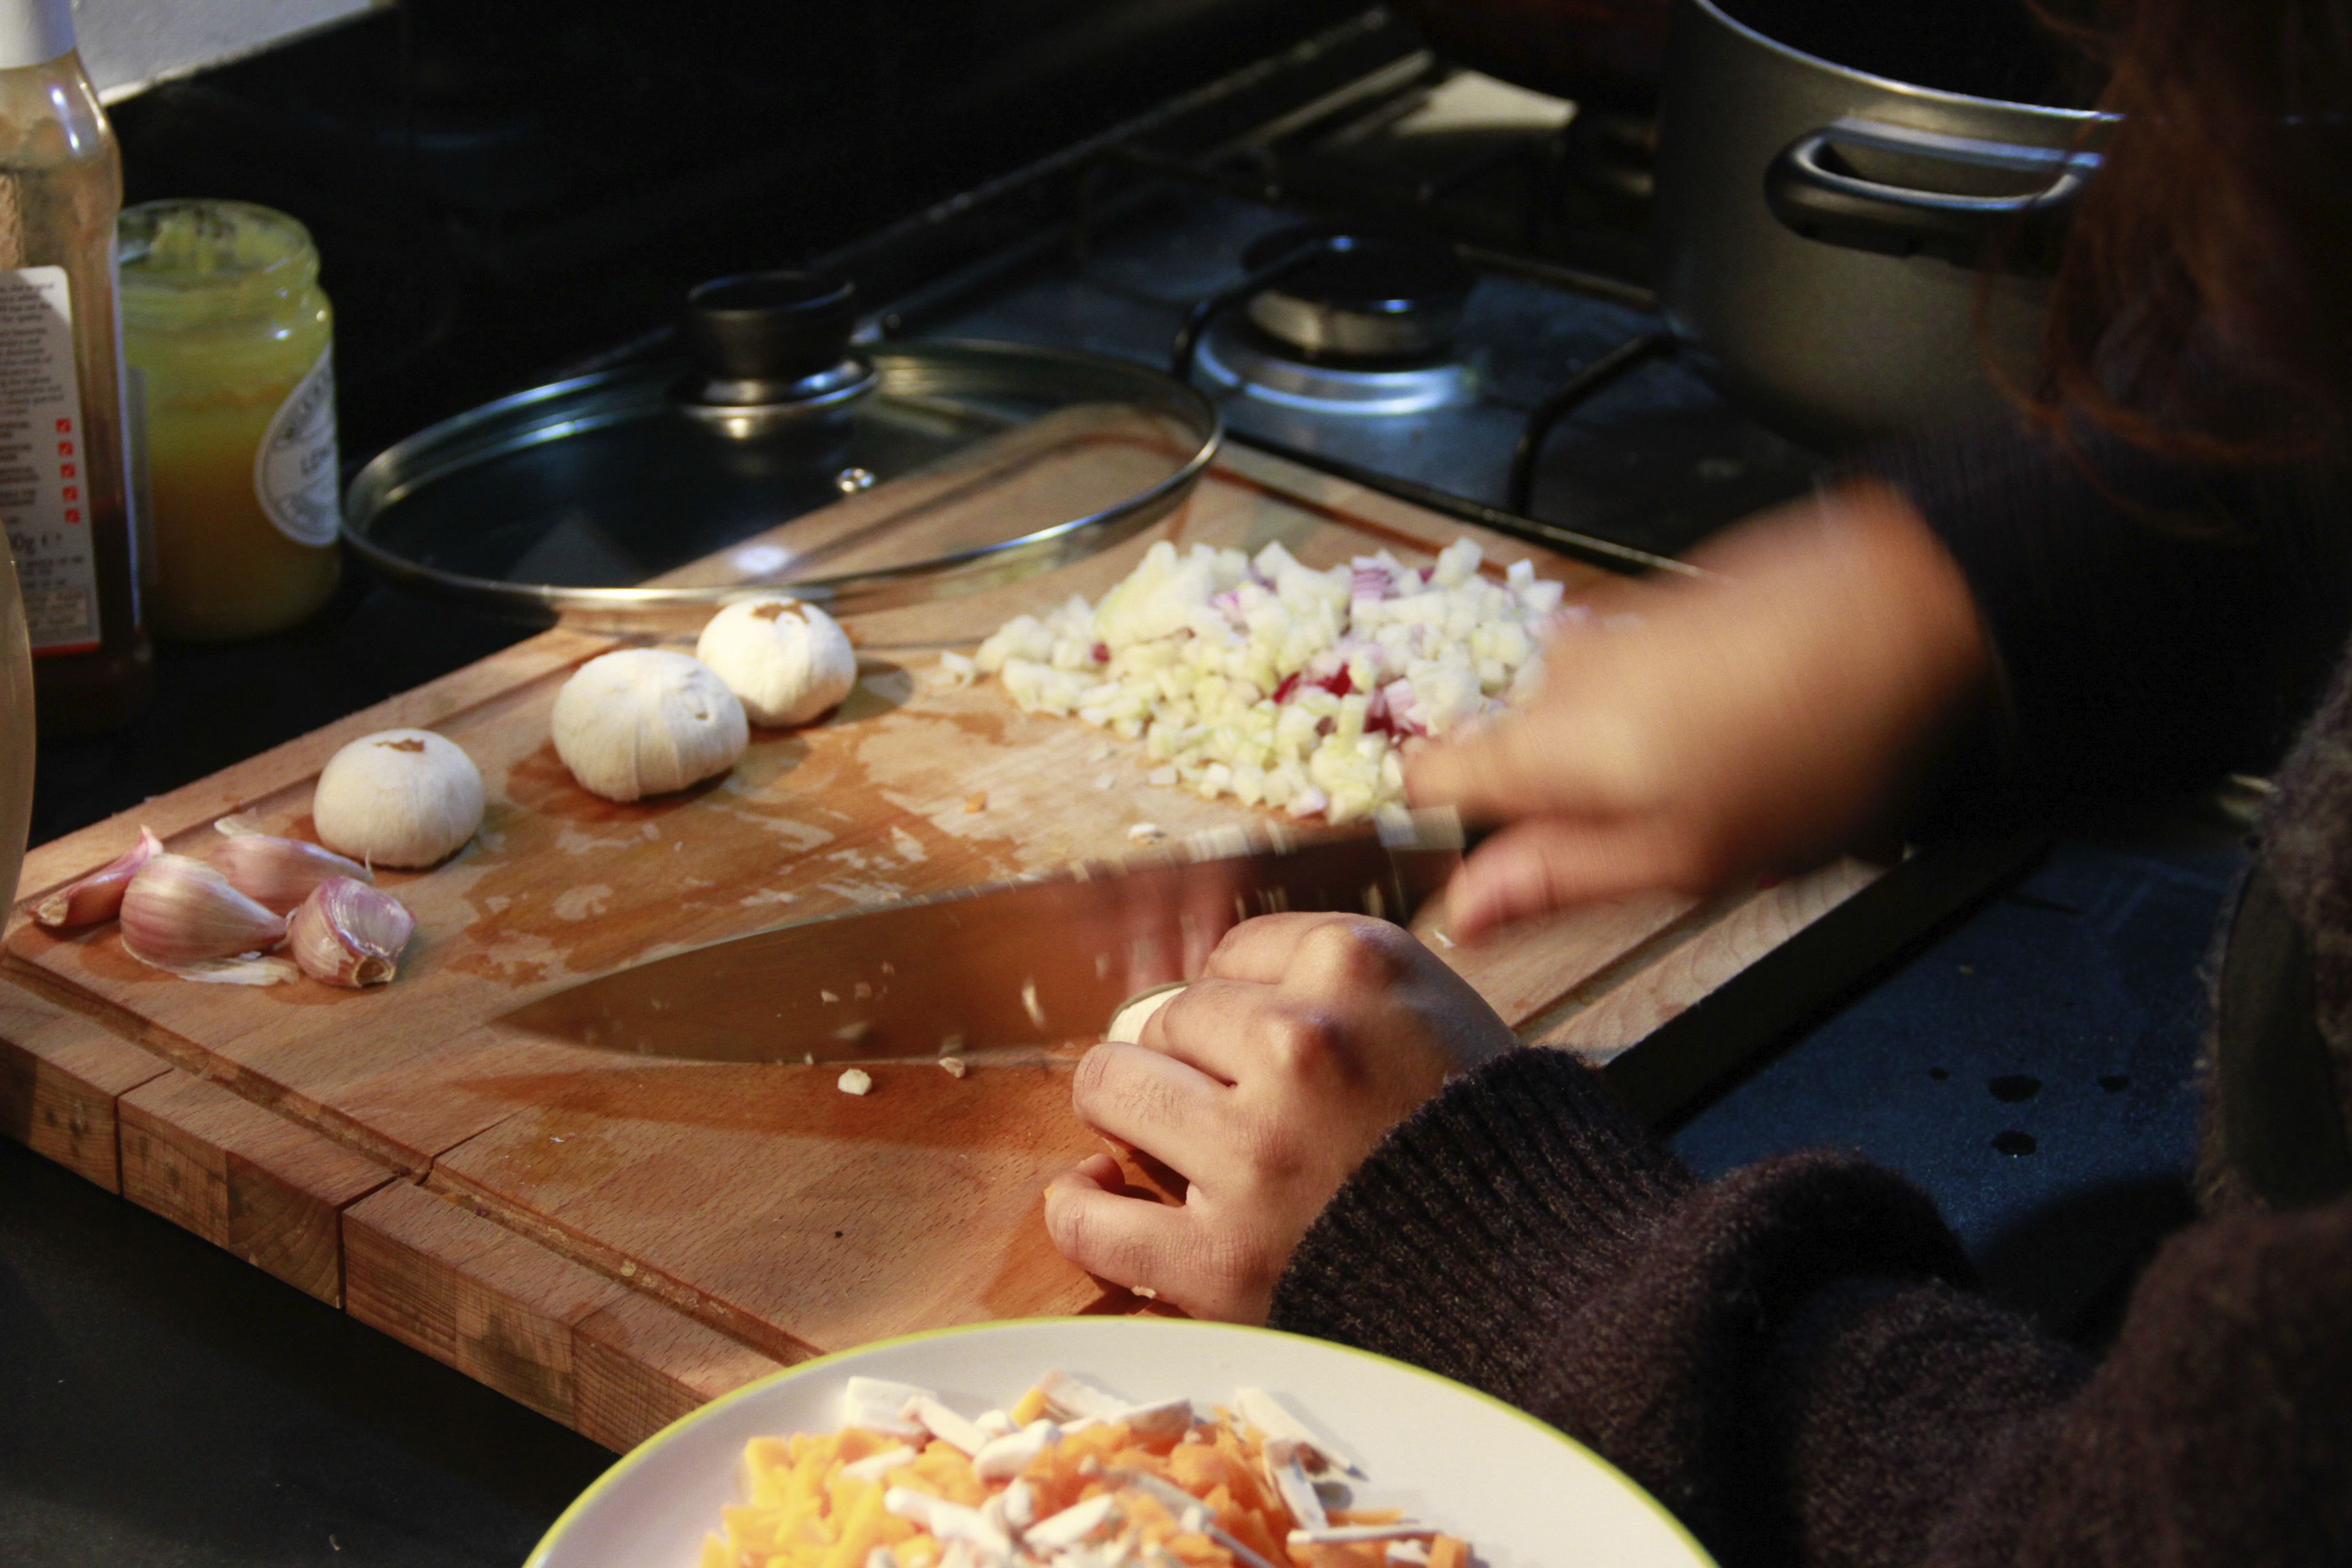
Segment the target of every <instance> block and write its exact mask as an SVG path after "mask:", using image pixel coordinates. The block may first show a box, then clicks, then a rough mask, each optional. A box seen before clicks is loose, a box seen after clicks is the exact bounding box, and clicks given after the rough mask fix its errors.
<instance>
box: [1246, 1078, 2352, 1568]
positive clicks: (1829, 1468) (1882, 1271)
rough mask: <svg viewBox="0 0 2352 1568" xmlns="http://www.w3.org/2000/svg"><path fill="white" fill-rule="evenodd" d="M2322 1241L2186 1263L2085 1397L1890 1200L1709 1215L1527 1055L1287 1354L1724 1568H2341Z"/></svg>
mask: <svg viewBox="0 0 2352 1568" xmlns="http://www.w3.org/2000/svg"><path fill="white" fill-rule="evenodd" d="M2314 1223H2315V1222H2306V1221H2281V1220H2275V1219H2271V1218H2267V1217H2265V1218H2263V1219H2261V1220H2258V1221H2250V1222H2242V1223H2240V1224H2238V1225H2237V1226H2236V1227H2235V1228H2232V1227H2231V1226H2219V1227H2215V1226H2209V1227H2207V1228H2206V1230H2204V1231H2202V1232H2200V1233H2198V1234H2197V1235H2196V1236H2195V1237H2192V1238H2191V1241H2192V1242H2193V1245H2185V1246H2184V1245H2183V1244H2176V1246H2175V1247H2173V1248H2172V1249H2170V1250H2168V1252H2167V1253H2166V1254H2165V1256H2164V1257H2163V1258H2160V1259H2159V1261H2158V1265H2157V1266H2156V1267H2155V1268H2154V1269H2152V1270H2151V1273H2150V1276H2149V1279H2148V1280H2147V1282H2146V1283H2145V1284H2144V1285H2143V1288H2142V1289H2141V1291H2140V1292H2139V1294H2138V1295H2137V1297H2136V1298H2135V1302H2134V1307H2133V1310H2132V1312H2131V1314H2130V1316H2129V1319H2128V1320H2127V1322H2126V1328H2125V1331H2124V1334H2123V1339H2122V1342H2121V1343H2120V1344H2119V1347H2118V1349H2117V1351H2116V1353H2115V1354H2114V1355H2113V1356H2112V1357H2111V1358H2110V1359H2109V1361H2108V1362H2107V1363H2105V1365H2104V1366H2102V1367H2101V1368H2099V1369H2098V1370H2097V1372H2096V1373H2091V1372H2090V1371H2089V1370H2088V1369H2087V1368H2085V1367H2084V1365H2083V1364H2082V1363H2080V1361H2079V1360H2078V1359H2077V1358H2076V1357H2075V1356H2074V1354H2073V1353H2072V1352H2069V1351H2066V1350H2065V1349H2063V1348H2062V1347H2059V1346H2057V1345H2055V1344H2053V1343H2052V1342H2049V1341H2047V1340H2045V1339H2043V1338H2042V1337H2041V1336H2039V1335H2038V1334H2036V1333H2035V1332H2034V1331H2032V1328H2031V1327H2030V1326H2029V1325H2028V1324H2026V1323H2025V1322H2024V1321H2021V1320H2020V1319H2018V1318H2016V1317H2014V1316H2012V1315H2011V1314H2009V1313H2007V1312H2005V1311H2002V1310H1999V1309H1997V1308H1994V1307H1992V1306H1990V1304H1988V1303H1986V1302H1984V1301H1982V1300H1979V1299H1978V1298H1976V1297H1973V1296H1971V1295H1969V1294H1968V1293H1967V1292H1966V1291H1965V1289H1961V1286H1962V1284H1963V1283H1964V1281H1965V1278H1966V1274H1967V1266H1966V1264H1965V1263H1964V1261H1963V1260H1962V1258H1961V1256H1960V1253H1959V1249H1958V1245H1957V1243H1956V1242H1955V1241H1954V1239H1953V1237H1951V1235H1950V1233H1949V1232H1948V1231H1947V1230H1946V1229H1945V1227H1944V1226H1942V1225H1941V1224H1940V1222H1938V1221H1937V1218H1936V1216H1935V1215H1934V1213H1933V1212H1932V1210H1931V1208H1930V1207H1929V1205H1927V1201H1926V1200H1925V1199H1924V1198H1923V1197H1921V1196H1920V1195H1919V1194H1917V1193H1916V1191H1914V1190H1913V1189H1911V1188H1910V1187H1909V1186H1907V1185H1906V1184H1904V1183H1902V1182H1901V1181H1899V1180H1898V1179H1896V1178H1895V1177H1894V1176H1892V1175H1889V1174H1887V1173H1884V1172H1882V1171H1878V1170H1875V1169H1874V1168H1872V1167H1870V1166H1868V1165H1865V1164H1863V1163H1859V1162H1856V1161H1853V1160H1849V1159H1844V1158H1842V1157H1838V1156H1834V1155H1803V1156H1797V1157H1792V1158H1789V1159H1784V1160H1778V1161H1773V1162H1769V1163H1766V1164H1763V1165H1759V1166H1755V1167H1751V1168H1749V1169H1748V1170H1746V1171H1742V1172H1738V1173H1734V1174H1732V1175H1730V1176H1727V1177H1726V1178H1724V1179H1722V1180H1720V1181H1717V1182H1714V1183H1706V1184H1702V1183H1699V1182H1697V1181H1696V1180H1694V1179H1693V1178H1692V1177H1691V1176H1690V1174H1689V1173H1687V1172H1686V1171H1685V1170H1684V1169H1683V1168H1682V1167H1681V1166H1680V1165H1678V1164H1677V1163H1675V1161H1674V1160H1673V1159H1672V1157H1671V1156H1669V1155H1667V1154H1666V1153H1665V1152H1664V1151H1662V1150H1660V1149H1658V1148H1656V1147H1655V1146H1654V1144H1652V1143H1650V1142H1648V1141H1647V1140H1646V1139H1645V1138H1644V1137H1643V1134H1642V1133H1641V1132H1640V1131H1639V1130H1638V1129H1636V1128H1634V1127H1633V1126H1632V1125H1631V1124H1630V1122H1629V1121H1627V1120H1626V1119H1624V1118H1623V1117H1622V1114H1621V1113H1620V1112H1618V1111H1617V1110H1615V1108H1614V1107H1613V1106H1612V1103H1611V1102H1610V1100H1609V1099H1608V1097H1607V1095H1606V1093H1605V1091H1604V1090H1603V1089H1602V1087H1601V1083H1600V1081H1599V1079H1598V1078H1597V1075H1594V1074H1593V1073H1591V1072H1590V1071H1589V1070H1587V1069H1586V1068H1582V1067H1581V1066H1580V1065H1579V1064H1577V1063H1576V1062H1575V1061H1574V1060H1573V1059H1571V1058H1566V1057H1564V1056H1561V1055H1559V1054H1557V1053H1553V1052H1549V1051H1543V1050H1525V1051H1519V1052H1514V1053H1512V1054H1511V1055H1509V1056H1507V1057H1505V1058H1501V1059H1499V1060H1497V1061H1496V1062H1494V1063H1492V1064H1489V1065H1488V1066H1487V1067H1486V1068H1481V1069H1480V1070H1479V1071H1477V1072H1476V1073H1474V1074H1472V1075H1469V1076H1468V1077H1466V1078H1465V1079H1461V1080H1459V1081H1457V1082H1456V1083H1454V1085H1452V1086H1450V1087H1449V1088H1448V1089H1447V1090H1446V1091H1445V1092H1444V1094H1442V1095H1440V1096H1439V1097H1438V1098H1437V1099H1436V1100H1433V1101H1431V1102H1430V1103H1429V1104H1428V1105H1426V1106H1424V1107H1423V1109H1422V1110H1420V1111H1418V1112H1416V1113H1415V1115H1414V1116H1413V1117H1412V1118H1411V1119H1409V1120H1408V1121H1406V1122H1405V1123H1404V1124H1403V1125H1402V1126H1401V1127H1399V1128H1398V1129H1396V1130H1395V1131H1393V1132H1392V1133H1391V1135H1390V1136H1389V1138H1388V1139H1387V1140H1386V1141H1385V1142H1383V1143H1382V1144H1381V1148H1380V1149H1379V1150H1378V1151H1376V1152H1375V1153H1374V1154H1373V1156H1372V1158H1371V1159H1370V1161H1368V1162H1367V1163H1365V1165H1364V1166H1363V1167H1362V1168H1361V1169H1360V1171H1358V1172H1357V1173H1356V1175H1355V1176H1354V1177H1353V1178H1352V1179H1351V1180H1350V1181H1349V1184H1347V1186H1346V1187H1344V1188H1343V1189H1342V1190H1341V1191H1340V1193H1339V1195H1338V1196H1337V1197H1335V1198H1334V1199H1333V1201H1332V1203H1331V1204H1330V1205H1329V1206H1328V1208H1327V1209H1326V1210H1325V1212H1324V1213H1323V1215H1321V1216H1320V1217H1319V1218H1318V1221H1317V1223H1316V1225H1315V1226H1314V1228H1313V1229H1312V1230H1311V1231H1310V1232H1309V1233H1308V1235H1307V1238H1306V1240H1305V1241H1304V1242H1303V1243H1302V1244H1301V1246H1300V1247H1299V1249H1298V1252H1297V1255H1296V1256H1295V1258H1293V1260H1292V1262H1291V1265H1290V1268H1289V1269H1288V1271H1287V1272H1286V1274H1285V1275H1284V1277H1283V1279H1282V1280H1281V1282H1280V1285H1279V1286H1278V1288H1277V1289H1276V1296H1275V1303H1274V1313H1273V1321H1274V1323H1275V1325H1276V1327H1280V1328H1286V1329H1290V1330H1294V1331H1301V1332H1307V1333H1314V1334H1318V1335H1321V1336H1324V1337H1327V1338H1332V1339H1338V1340H1341V1341H1345V1342H1350V1343H1354V1344H1358V1345H1361V1346H1363V1347H1364V1348H1366V1349H1370V1350H1373V1351H1378V1352H1382V1353H1385V1354H1389V1355H1393V1356H1396V1357H1399V1358H1400V1359H1402V1360H1406V1361H1411V1362H1414V1363H1419V1364H1421V1365H1424V1366H1427V1367H1430V1368H1431V1369H1432V1370H1433V1371H1437V1372H1441V1373H1445V1374H1447V1375H1449V1376H1453V1377H1455V1378H1459V1379H1462V1380H1463V1381H1465V1382H1468V1383H1470V1384H1474V1385H1475V1386H1478V1387H1481V1388H1484V1389H1486V1390H1487V1391H1488V1392H1490V1393H1493V1394H1496V1395H1498V1396H1500V1397H1502V1398H1505V1399H1507V1400H1510V1401H1511V1402H1513V1403H1514V1404H1517V1405H1520V1406H1522V1407H1523V1408H1525V1409H1528V1410H1529V1411H1531V1412H1533V1413H1534V1414H1536V1415H1539V1416H1541V1417H1543V1418H1544V1419H1546V1420H1548V1421H1550V1422H1551V1423H1553V1424H1554V1425H1556V1426H1559V1427H1560V1428H1561V1429H1562V1430H1564V1431H1566V1432H1568V1433H1570V1435H1572V1436H1577V1437H1579V1438H1580V1439H1581V1440H1583V1441H1584V1442H1586V1443H1588V1444H1589V1445H1591V1447H1593V1448H1595V1449H1596V1450H1597V1451H1599V1452H1600V1453H1601V1454H1602V1455H1603V1456H1604V1457H1606V1458H1609V1459H1611V1460H1612V1462H1614V1463H1616V1464H1617V1465H1619V1466H1620V1467H1621V1468H1623V1469H1624V1470H1625V1471H1626V1472H1627V1473H1628V1474H1629V1475H1631V1476H1632V1477H1633V1479H1636V1480H1637V1481H1639V1482H1641V1483H1642V1484H1643V1486H1645V1487H1647V1488H1648V1489H1650V1490H1651V1491H1652V1492H1654V1494H1656V1495H1657V1496H1658V1497H1659V1499H1660V1500H1662V1501H1664V1502H1665V1503H1666V1505H1667V1506H1668V1507H1670V1508H1672V1509H1673V1510H1675V1512H1676V1514H1677V1515H1679V1516H1680V1517H1681V1518H1682V1519H1683V1521H1685V1523H1686V1524H1688V1525H1689V1526H1690V1527H1691V1529H1692V1530H1693V1531H1694V1532H1695V1533H1696V1534H1697V1535H1698V1537H1699V1538H1700V1540H1701V1541H1702V1542H1705V1543H1706V1546H1707V1547H1708V1549H1709V1550H1710V1551H1712V1552H1714V1553H1715V1554H1716V1556H1717V1558H1718V1560H1720V1561H1721V1562H1722V1563H1725V1564H1726V1568H1740V1565H1744V1564H1748V1563H1818V1564H1855V1565H1857V1568H1858V1565H1860V1564H1864V1563H1884V1564H1895V1563H1916V1564H1937V1565H1942V1568H1962V1565H1967V1568H1975V1565H1978V1564H1984V1565H1987V1568H1990V1564H1994V1563H2005V1564H2006V1563H2033V1564H2039V1563H2050V1564H2053V1565H2055V1564H2059V1563H2064V1564H2067V1565H2068V1568H2078V1565H2085V1564H2095V1563H2145V1562H2170V1563H2179V1564H2181V1565H2183V1568H2201V1565H2204V1564H2209V1563H2210V1564H2212V1565H2214V1568H2220V1565H2221V1564H2222V1563H2240V1562H2252V1561H2262V1562H2266V1563H2268V1562H2297V1563H2300V1562H2305V1561H2310V1562H2324V1561H2346V1560H2352V1559H2347V1558H2343V1557H2340V1556H2338V1557H2330V1556H2328V1555H2327V1552H2330V1551H2334V1552H2341V1551H2342V1549H2343V1548H2344V1547H2345V1546H2347V1544H2352V1471H2348V1470H2347V1467H2352V1430H2347V1429H2346V1426H2347V1422H2352V1334H2346V1333H2343V1332H2341V1331H2339V1328H2338V1325H2340V1324H2341V1323H2342V1322H2344V1321H2347V1317H2346V1314H2347V1313H2352V1205H2347V1207H2345V1208H2344V1209H2343V1210H2342V1211H2341V1212H2340V1213H2337V1214H2336V1215H2335V1217H2334V1218H2333V1219H2332V1220H2329V1221H2326V1222H2325V1223H2318V1224H2317V1227H2316V1229H2314V1230H2312V1231H2311V1233H2310V1234H2307V1235H2306V1234H2300V1233H2298V1234H2296V1235H2294V1236H2285V1235H2282V1234H2281V1233H2280V1232H2279V1229H2278V1227H2280V1226H2292V1225H2294V1224H2305V1225H2306V1226H2310V1225H2312V1224H2314ZM2249 1226H2251V1227H2252V1228H2249ZM2264 1226H2267V1227H2269V1228H2268V1229H2265V1228H2263V1227H2264ZM2329 1226H2333V1228H2332V1229H2330V1228H2328V1227H2329ZM2273 1548H2276V1549H2277V1550H2275V1551H2273Z"/></svg>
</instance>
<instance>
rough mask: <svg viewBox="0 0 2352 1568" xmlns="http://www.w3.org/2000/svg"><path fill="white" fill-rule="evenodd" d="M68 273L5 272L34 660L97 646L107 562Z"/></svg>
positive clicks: (12, 420) (16, 489) (12, 423)
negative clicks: (93, 504)
mask: <svg viewBox="0 0 2352 1568" xmlns="http://www.w3.org/2000/svg"><path fill="white" fill-rule="evenodd" d="M83 436H84V432H83V430H82V427H81V381H80V377H79V375H78V374H76V373H75V370H74V351H73V294H72V290H71V289H70V288H68V285H67V282H66V273H65V268H62V267H26V268H17V269H16V270H15V271H7V270H0V522H5V523H6V525H7V529H8V548H9V550H10V551H12V552H14V553H15V555H16V581H17V583H18V584H19V585H20V586H21V587H22V589H23V591H24V596H25V626H26V630H27V631H28V632H30V633H31V634H32V642H33V651H34V652H35V653H37V654H40V653H50V654H56V653H87V652H88V651H89V650H90V649H92V648H95V647H98V640H99V638H98V633H99V627H98V562H97V559H96V556H95V554H94V552H93V551H92V548H91V544H90V536H91V532H92V530H91V527H90V515H91V514H90V508H89V501H88V499H87V498H88V496H89V485H88V481H87V479H85V478H84V475H85V474H86V472H87V468H86V458H85V456H84V453H83V450H82V442H83Z"/></svg>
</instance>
